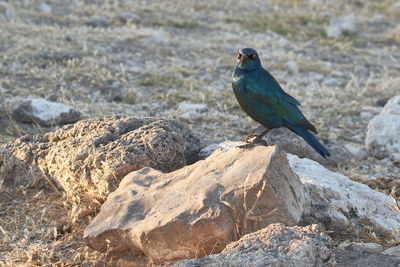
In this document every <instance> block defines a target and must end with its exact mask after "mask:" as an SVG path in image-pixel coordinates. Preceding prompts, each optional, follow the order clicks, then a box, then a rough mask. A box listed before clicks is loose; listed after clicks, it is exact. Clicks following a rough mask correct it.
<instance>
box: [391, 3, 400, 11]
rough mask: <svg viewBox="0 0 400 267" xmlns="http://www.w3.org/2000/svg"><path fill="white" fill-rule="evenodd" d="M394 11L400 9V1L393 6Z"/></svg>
mask: <svg viewBox="0 0 400 267" xmlns="http://www.w3.org/2000/svg"><path fill="white" fill-rule="evenodd" d="M392 9H395V10H396V9H400V1H397V2H396V3H394V4H393V5H392Z"/></svg>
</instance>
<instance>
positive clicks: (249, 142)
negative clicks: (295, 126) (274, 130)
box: [238, 128, 271, 148]
mask: <svg viewBox="0 0 400 267" xmlns="http://www.w3.org/2000/svg"><path fill="white" fill-rule="evenodd" d="M269 131H271V128H267V129H266V130H265V131H264V132H262V133H261V134H259V135H256V136H254V135H251V136H249V137H247V138H246V140H244V142H246V144H244V145H241V146H238V147H240V148H250V147H252V146H254V145H255V144H259V143H262V142H264V143H265V145H267V146H268V144H267V142H266V141H264V140H262V138H263V137H264V135H266V134H267V133H268V132H269ZM254 137H255V138H254ZM251 138H254V139H253V140H251Z"/></svg>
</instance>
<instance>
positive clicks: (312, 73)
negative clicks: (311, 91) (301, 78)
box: [310, 72, 324, 82]
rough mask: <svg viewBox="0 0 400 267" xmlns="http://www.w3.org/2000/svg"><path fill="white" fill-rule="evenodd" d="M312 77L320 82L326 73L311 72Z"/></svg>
mask: <svg viewBox="0 0 400 267" xmlns="http://www.w3.org/2000/svg"><path fill="white" fill-rule="evenodd" d="M310 78H311V80H312V81H317V82H320V81H322V80H323V79H324V75H322V74H320V73H315V72H311V73H310Z"/></svg>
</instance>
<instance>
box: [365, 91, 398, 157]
mask: <svg viewBox="0 0 400 267" xmlns="http://www.w3.org/2000/svg"><path fill="white" fill-rule="evenodd" d="M399 133H400V95H399V96H395V97H393V98H391V99H390V100H389V101H388V103H387V104H386V105H385V107H384V108H383V110H382V112H381V113H380V114H379V115H378V116H376V117H375V118H373V119H372V120H371V121H370V122H369V124H368V132H367V137H366V139H365V145H366V147H367V150H368V152H369V154H370V155H372V156H374V157H376V158H378V159H382V158H386V157H387V158H390V159H391V160H393V161H400V134H399Z"/></svg>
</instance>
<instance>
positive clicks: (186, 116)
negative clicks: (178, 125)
mask: <svg viewBox="0 0 400 267" xmlns="http://www.w3.org/2000/svg"><path fill="white" fill-rule="evenodd" d="M201 117H203V116H202V115H201V114H200V113H198V112H195V111H188V112H185V113H183V114H181V115H179V118H180V119H182V120H185V121H197V120H199V119H201Z"/></svg>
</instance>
